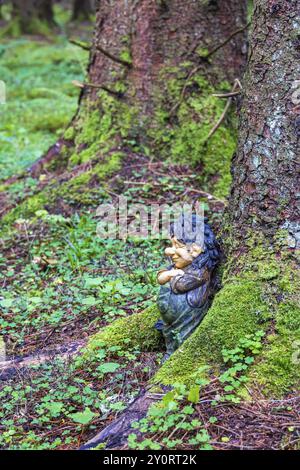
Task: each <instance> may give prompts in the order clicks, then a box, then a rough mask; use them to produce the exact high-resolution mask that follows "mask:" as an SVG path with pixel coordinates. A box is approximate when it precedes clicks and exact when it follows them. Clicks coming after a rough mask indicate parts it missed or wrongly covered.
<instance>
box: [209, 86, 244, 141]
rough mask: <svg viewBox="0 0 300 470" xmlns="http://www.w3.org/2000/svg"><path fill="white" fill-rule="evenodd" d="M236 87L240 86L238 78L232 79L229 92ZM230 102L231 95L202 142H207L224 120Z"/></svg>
mask: <svg viewBox="0 0 300 470" xmlns="http://www.w3.org/2000/svg"><path fill="white" fill-rule="evenodd" d="M237 87H240V88H241V84H240V81H239V80H238V79H235V81H234V85H233V88H232V90H231V93H234V92H235V90H236V89H237ZM231 103H232V96H230V97H229V98H228V100H227V103H226V106H225V108H224V111H223V113H222V114H221V116H220V118H219V120H218V122H216V124H215V125H214V127H213V128H212V130H211V131H210V133H209V134H208V136H207V137H206V139H205V141H204V142H203V143H204V144H206V143H207V141H208V140H209V139H210V138H211V137H212V136H213V135H214V133H215V132H216V131H217V130H218V129H219V127H220V126H221V124H222V122H223V121H224V119H225V116H226V114H227V112H228V110H229V108H230V105H231Z"/></svg>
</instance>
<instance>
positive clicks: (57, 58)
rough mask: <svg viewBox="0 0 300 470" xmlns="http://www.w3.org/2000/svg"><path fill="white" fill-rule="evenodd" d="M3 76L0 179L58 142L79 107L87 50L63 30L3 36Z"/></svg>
mask: <svg viewBox="0 0 300 470" xmlns="http://www.w3.org/2000/svg"><path fill="white" fill-rule="evenodd" d="M0 55H1V66H0V80H3V81H4V82H5V84H6V90H7V103H6V104H5V105H1V106H0V181H1V180H4V179H6V178H8V177H10V176H12V175H15V174H18V173H20V172H21V171H22V170H23V169H24V168H26V167H28V166H29V165H30V164H32V163H33V162H34V161H35V160H37V159H38V158H39V157H40V156H41V155H42V154H43V153H44V152H46V151H47V149H48V148H49V147H50V145H52V144H54V143H55V141H56V140H57V138H58V136H59V135H61V133H62V132H63V130H64V128H65V126H66V125H67V124H68V122H69V121H70V119H71V118H72V116H73V114H74V113H75V111H76V107H77V97H78V89H77V88H76V87H74V86H73V85H72V80H82V78H83V76H84V73H85V67H86V62H87V58H88V53H87V52H86V51H83V50H81V49H79V48H77V47H76V46H72V45H70V44H69V43H68V41H67V39H66V38H64V37H63V36H61V37H58V38H57V39H56V40H53V41H51V42H42V41H38V40H32V39H24V38H22V39H16V40H10V41H4V40H3V41H2V44H1V45H0Z"/></svg>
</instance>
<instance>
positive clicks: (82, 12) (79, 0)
mask: <svg viewBox="0 0 300 470" xmlns="http://www.w3.org/2000/svg"><path fill="white" fill-rule="evenodd" d="M92 13H94V5H93V1H92V0H74V3H73V15H72V20H73V21H76V20H79V19H83V20H88V19H89V18H90V16H91V15H92Z"/></svg>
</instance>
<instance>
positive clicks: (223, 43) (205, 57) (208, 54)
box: [202, 22, 251, 59]
mask: <svg viewBox="0 0 300 470" xmlns="http://www.w3.org/2000/svg"><path fill="white" fill-rule="evenodd" d="M250 25H251V22H249V23H247V24H246V26H244V27H243V28H239V29H237V30H236V31H234V32H233V33H231V34H230V36H228V38H227V39H225V41H223V42H222V43H221V44H219V45H218V46H216V47H214V49H212V50H211V51H209V52H208V53H207V54H206V55H205V56H203V57H202V58H203V59H208V58H209V57H211V56H212V55H213V54H215V53H216V52H217V51H218V50H219V49H221V48H222V47H224V46H226V44H228V43H229V42H230V41H231V39H233V38H234V36H236V35H237V34H240V33H243V32H244V31H245V30H246V29H248V28H249V26H250Z"/></svg>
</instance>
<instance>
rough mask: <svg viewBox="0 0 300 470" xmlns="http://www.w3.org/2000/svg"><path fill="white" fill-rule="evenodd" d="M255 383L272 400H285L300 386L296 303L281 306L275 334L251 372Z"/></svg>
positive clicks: (299, 323) (299, 314) (299, 310)
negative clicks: (276, 398)
mask: <svg viewBox="0 0 300 470" xmlns="http://www.w3.org/2000/svg"><path fill="white" fill-rule="evenodd" d="M251 378H252V380H255V381H257V382H259V383H260V384H261V386H262V387H263V388H264V391H265V392H266V393H268V394H270V395H272V396H278V397H280V396H283V395H284V394H285V393H288V392H291V390H292V389H293V387H294V389H295V390H298V389H299V385H300V305H299V302H298V303H294V302H292V301H287V302H283V303H281V304H280V305H279V306H278V309H277V311H276V315H275V334H274V335H273V336H271V337H270V338H269V344H267V345H266V347H265V349H264V350H263V353H262V356H261V357H260V360H259V362H258V363H257V364H256V365H255V366H254V368H253V369H252V372H251Z"/></svg>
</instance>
